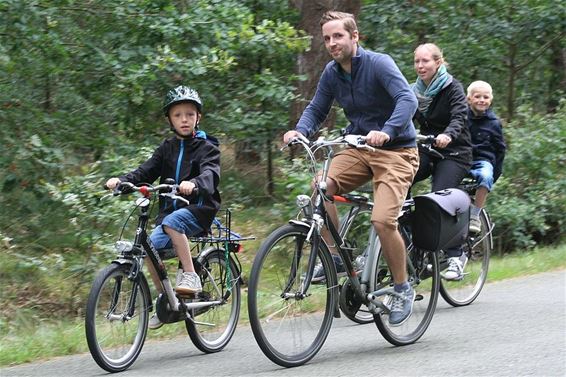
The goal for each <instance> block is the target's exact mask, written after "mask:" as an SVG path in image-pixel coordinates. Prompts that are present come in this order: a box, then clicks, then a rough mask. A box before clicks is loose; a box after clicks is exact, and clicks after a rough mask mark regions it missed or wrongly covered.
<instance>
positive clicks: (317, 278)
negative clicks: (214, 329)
mask: <svg viewBox="0 0 566 377" xmlns="http://www.w3.org/2000/svg"><path fill="white" fill-rule="evenodd" d="M332 259H333V260H334V265H335V266H336V273H337V275H338V277H342V276H346V270H345V269H344V263H342V258H340V256H339V255H334V254H332ZM325 281H326V276H325V275H324V268H323V267H322V263H318V264H317V265H316V266H314V270H313V272H312V279H311V282H312V283H313V284H316V283H320V284H322V283H324V282H325Z"/></svg>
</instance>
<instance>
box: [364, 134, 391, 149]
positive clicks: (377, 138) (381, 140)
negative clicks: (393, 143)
mask: <svg viewBox="0 0 566 377" xmlns="http://www.w3.org/2000/svg"><path fill="white" fill-rule="evenodd" d="M389 139H390V138H389V135H388V134H386V133H385V132H381V131H370V132H369V133H368V134H367V136H366V143H368V144H369V145H372V146H374V147H381V146H382V145H383V144H385V143H387V142H388V141H389Z"/></svg>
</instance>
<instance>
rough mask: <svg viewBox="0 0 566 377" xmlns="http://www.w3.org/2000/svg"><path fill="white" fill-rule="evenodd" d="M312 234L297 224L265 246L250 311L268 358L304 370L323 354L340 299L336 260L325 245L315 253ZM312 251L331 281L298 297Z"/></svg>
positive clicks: (279, 232) (254, 277) (255, 275)
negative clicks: (308, 240)
mask: <svg viewBox="0 0 566 377" xmlns="http://www.w3.org/2000/svg"><path fill="white" fill-rule="evenodd" d="M308 230H309V229H308V228H306V227H303V226H299V225H294V224H289V225H284V226H282V227H280V228H279V229H277V230H275V231H274V232H273V233H271V235H269V237H268V238H267V239H266V240H265V241H264V242H263V244H262V245H261V247H260V249H259V251H258V253H257V255H256V257H255V259H254V263H253V266H252V269H251V272H250V281H249V287H248V312H249V316H250V324H251V327H252V331H253V334H254V337H255V339H256V341H257V343H258V345H259V347H260V348H261V350H262V351H263V353H264V354H265V355H266V356H267V357H268V358H269V359H270V360H271V361H273V362H274V363H276V364H278V365H281V366H284V367H294V366H298V365H302V364H304V363H306V362H307V361H309V360H310V359H311V358H313V357H314V355H316V353H317V352H318V351H319V350H320V348H321V347H322V345H323V344H324V341H325V340H326V337H327V336H328V333H329V331H330V327H331V325H332V319H333V311H334V307H335V306H334V305H335V302H336V299H337V282H336V275H335V269H334V266H333V261H332V257H331V255H330V253H329V251H328V249H327V248H326V246H325V244H324V243H323V242H321V243H320V247H319V250H312V244H311V243H310V242H307V241H306V237H307V233H308ZM312 252H316V253H317V263H319V262H320V263H322V266H323V268H324V271H325V275H326V279H325V280H323V281H322V283H320V284H311V285H310V288H309V290H308V292H306V295H305V296H304V297H299V295H298V292H300V290H301V286H302V284H303V282H304V276H305V273H306V270H307V266H308V259H309V255H310V253H312ZM329 272H332V273H333V274H332V273H329Z"/></svg>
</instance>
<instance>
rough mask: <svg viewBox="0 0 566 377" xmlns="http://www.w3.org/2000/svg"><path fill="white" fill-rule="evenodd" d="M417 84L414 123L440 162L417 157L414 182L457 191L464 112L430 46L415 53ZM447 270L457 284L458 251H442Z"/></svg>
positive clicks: (467, 157) (466, 145) (465, 153)
mask: <svg viewBox="0 0 566 377" xmlns="http://www.w3.org/2000/svg"><path fill="white" fill-rule="evenodd" d="M414 66H415V71H416V72H417V80H416V82H415V83H414V84H413V91H414V92H415V94H416V96H417V99H418V102H419V107H418V110H417V112H416V113H415V117H414V120H416V122H417V123H418V124H419V126H420V127H419V128H420V132H421V134H423V135H434V136H435V137H436V140H435V143H434V147H435V148H436V150H437V151H438V152H440V154H442V158H440V157H434V156H431V155H429V154H427V153H422V152H421V153H419V157H420V165H419V170H418V171H417V174H416V176H415V180H414V181H415V182H419V181H422V180H424V179H426V178H428V177H429V176H431V175H432V191H438V190H443V189H447V188H454V187H457V186H458V184H459V183H460V182H461V181H462V179H463V178H464V177H465V176H466V175H467V174H468V171H469V170H470V167H471V162H472V143H471V136H470V131H469V129H468V127H467V124H466V116H467V112H468V107H467V102H466V95H465V93H464V88H463V87H462V84H461V83H460V82H459V81H458V80H456V79H455V78H454V77H452V75H450V74H449V73H448V71H447V69H446V66H447V64H446V62H445V60H444V57H443V56H442V51H441V50H440V48H438V46H436V45H435V44H432V43H425V44H422V45H420V46H418V47H417V48H416V49H415V57H414ZM446 253H447V255H448V257H449V267H448V269H447V270H446V271H445V273H444V274H443V277H444V278H445V279H449V280H458V279H461V278H462V276H463V270H464V266H465V264H466V260H462V259H465V255H463V254H462V250H461V248H451V249H448V250H446Z"/></svg>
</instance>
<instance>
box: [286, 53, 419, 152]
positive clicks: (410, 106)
mask: <svg viewBox="0 0 566 377" xmlns="http://www.w3.org/2000/svg"><path fill="white" fill-rule="evenodd" d="M334 100H336V101H337V102H338V104H339V105H340V107H342V108H343V109H344V113H345V115H346V118H347V119H348V121H349V122H350V125H349V126H348V132H349V133H351V134H356V135H367V134H368V133H369V132H370V131H373V130H376V131H382V132H385V133H387V134H388V135H389V137H390V140H389V142H387V143H386V144H385V145H384V146H383V148H387V149H394V148H402V147H415V146H416V143H415V136H416V131H415V127H414V125H413V122H412V118H413V115H414V113H415V111H416V109H417V99H416V97H415V94H414V93H413V91H412V90H411V88H410V86H409V83H408V82H407V80H406V79H405V77H404V76H403V74H402V73H401V71H400V70H399V68H398V67H397V65H396V64H395V62H394V61H393V59H392V58H391V57H390V56H389V55H386V54H380V53H376V52H371V51H366V50H364V49H363V48H362V47H361V46H358V49H357V55H356V56H355V57H353V58H352V73H351V76H350V77H348V75H347V74H346V73H345V72H344V71H343V70H342V68H341V67H340V65H339V64H338V63H337V62H335V61H334V60H332V61H331V62H329V63H328V64H327V65H326V67H325V69H324V71H323V72H322V75H321V77H320V81H319V83H318V87H317V89H316V93H315V95H314V97H313V99H312V101H311V103H310V104H309V105H308V106H307V107H306V109H305V111H304V112H303V114H302V116H301V119H299V122H298V123H297V127H296V130H297V131H299V132H300V133H302V134H303V135H305V136H307V137H309V136H312V135H313V134H314V133H315V132H316V131H317V130H318V128H319V127H320V124H321V123H322V122H323V121H324V120H325V119H326V116H327V115H328V112H329V111H330V107H331V106H332V102H333V101H334Z"/></svg>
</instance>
